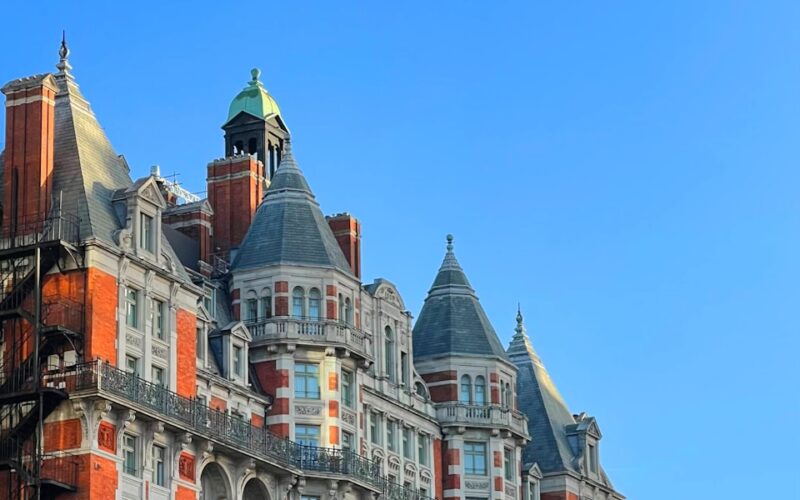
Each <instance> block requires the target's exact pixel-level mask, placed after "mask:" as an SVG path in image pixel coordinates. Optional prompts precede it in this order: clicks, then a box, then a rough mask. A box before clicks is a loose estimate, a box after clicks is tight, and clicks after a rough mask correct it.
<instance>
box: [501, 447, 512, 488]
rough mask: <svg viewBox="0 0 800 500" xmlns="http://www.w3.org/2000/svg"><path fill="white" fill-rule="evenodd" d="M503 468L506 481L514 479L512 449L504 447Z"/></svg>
mask: <svg viewBox="0 0 800 500" xmlns="http://www.w3.org/2000/svg"><path fill="white" fill-rule="evenodd" d="M503 470H504V471H505V473H506V481H513V480H514V451H513V450H509V449H506V450H505V451H504V454H503Z"/></svg>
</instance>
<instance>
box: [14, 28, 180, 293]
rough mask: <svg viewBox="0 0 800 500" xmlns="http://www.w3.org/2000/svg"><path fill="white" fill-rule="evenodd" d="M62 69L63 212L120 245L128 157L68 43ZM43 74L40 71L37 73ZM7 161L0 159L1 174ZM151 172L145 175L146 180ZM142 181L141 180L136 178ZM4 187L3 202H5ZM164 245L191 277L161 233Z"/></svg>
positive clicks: (58, 103)
mask: <svg viewBox="0 0 800 500" xmlns="http://www.w3.org/2000/svg"><path fill="white" fill-rule="evenodd" d="M60 54H61V61H60V62H59V64H58V65H57V68H58V69H59V70H60V71H59V72H58V73H55V74H49V73H48V74H45V75H43V76H44V77H46V76H52V78H53V79H54V80H55V82H56V85H57V86H58V92H57V93H56V99H55V135H54V139H53V140H54V144H53V149H54V150H53V163H54V165H53V197H54V198H55V199H56V200H57V201H58V200H59V199H60V200H61V212H62V213H63V214H69V215H75V216H77V217H79V218H80V237H81V239H82V240H87V239H91V238H97V239H99V240H102V241H104V242H106V243H109V244H111V245H113V246H117V242H116V240H115V238H114V233H115V232H116V231H118V230H119V229H121V228H122V227H123V224H124V223H125V222H126V221H125V215H124V214H120V213H118V212H117V209H116V208H115V206H114V202H113V197H114V195H115V194H118V193H122V192H125V191H127V190H129V189H132V188H134V187H136V186H135V185H134V183H133V182H132V181H131V178H130V175H129V170H128V165H127V162H126V161H125V159H124V158H123V157H122V156H120V155H118V154H117V153H116V152H115V151H114V148H113V147H112V146H111V143H110V142H109V140H108V137H107V136H106V134H105V132H104V131H103V129H102V127H101V126H100V124H99V123H98V121H97V118H96V117H95V115H94V112H93V111H92V109H91V107H90V106H89V102H88V101H87V100H86V99H85V98H84V97H83V94H81V91H80V89H79V87H78V84H77V83H75V79H74V77H73V76H72V74H71V73H70V69H71V66H70V65H69V63H68V62H67V59H66V57H67V55H68V54H69V51H68V49H67V48H66V45H65V43H64V42H62V47H61V51H60ZM37 78H39V76H37ZM2 170H3V165H0V175H2ZM145 180H147V178H144V179H143V180H140V182H144V181H145ZM137 185H139V184H137ZM2 201H3V200H2V190H0V203H2ZM161 248H162V251H163V252H164V253H165V254H167V256H168V257H169V258H170V259H171V260H172V261H173V262H175V263H176V264H177V265H176V273H177V274H178V275H179V276H180V277H181V278H183V279H184V280H188V279H189V277H188V274H187V273H186V270H185V269H184V268H183V267H182V266H181V265H180V264H179V261H178V258H177V256H176V255H175V252H174V251H173V250H172V247H171V246H170V245H169V242H168V241H167V239H166V238H165V237H164V235H163V234H162V235H161Z"/></svg>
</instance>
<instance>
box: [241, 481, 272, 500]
mask: <svg viewBox="0 0 800 500" xmlns="http://www.w3.org/2000/svg"><path fill="white" fill-rule="evenodd" d="M242 500H269V493H268V492H267V488H266V487H265V486H264V483H262V482H261V481H259V480H258V479H256V478H253V479H251V480H249V481H247V484H245V485H244V492H243V493H242Z"/></svg>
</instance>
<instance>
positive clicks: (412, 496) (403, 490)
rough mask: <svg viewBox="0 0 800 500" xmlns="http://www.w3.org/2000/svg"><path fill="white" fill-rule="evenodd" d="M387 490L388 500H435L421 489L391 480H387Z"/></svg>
mask: <svg viewBox="0 0 800 500" xmlns="http://www.w3.org/2000/svg"><path fill="white" fill-rule="evenodd" d="M385 491H386V499H387V500H433V499H432V498H431V497H429V496H426V495H424V494H423V493H422V491H421V490H418V489H416V488H412V487H410V486H404V485H402V484H397V483H394V482H391V481H387V483H386V490H385Z"/></svg>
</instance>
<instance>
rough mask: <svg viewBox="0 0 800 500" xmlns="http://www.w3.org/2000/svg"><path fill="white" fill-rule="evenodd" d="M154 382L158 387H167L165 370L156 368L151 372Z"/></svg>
mask: <svg viewBox="0 0 800 500" xmlns="http://www.w3.org/2000/svg"><path fill="white" fill-rule="evenodd" d="M151 375H152V379H151V382H153V383H154V384H156V385H160V386H166V385H167V384H166V383H164V369H163V368H159V367H158V366H154V367H153V369H152V372H151Z"/></svg>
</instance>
